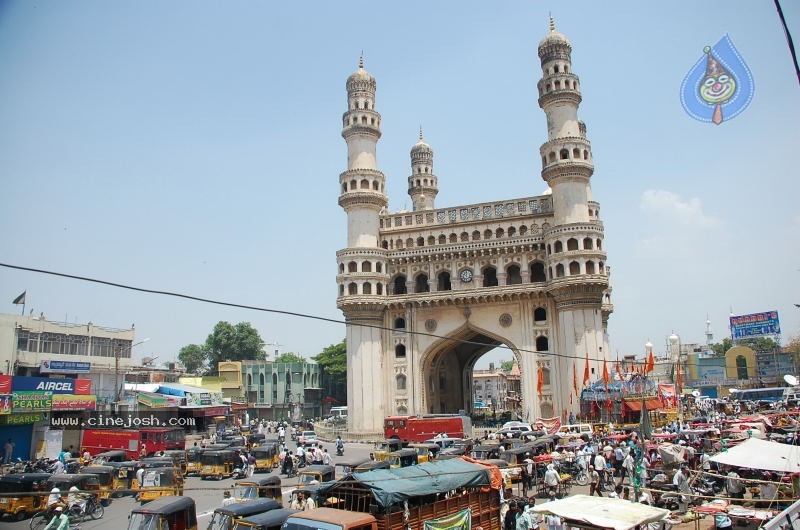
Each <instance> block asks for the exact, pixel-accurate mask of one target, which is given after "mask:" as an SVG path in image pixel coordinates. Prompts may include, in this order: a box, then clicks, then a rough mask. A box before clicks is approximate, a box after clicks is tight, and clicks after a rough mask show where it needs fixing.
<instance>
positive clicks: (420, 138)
mask: <svg viewBox="0 0 800 530" xmlns="http://www.w3.org/2000/svg"><path fill="white" fill-rule="evenodd" d="M419 141H420V142H421V141H422V125H420V126H419Z"/></svg>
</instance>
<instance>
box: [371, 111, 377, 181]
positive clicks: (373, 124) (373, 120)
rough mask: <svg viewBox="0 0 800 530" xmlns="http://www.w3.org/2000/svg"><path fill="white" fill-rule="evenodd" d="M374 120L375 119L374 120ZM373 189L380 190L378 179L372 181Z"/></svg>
mask: <svg viewBox="0 0 800 530" xmlns="http://www.w3.org/2000/svg"><path fill="white" fill-rule="evenodd" d="M373 121H374V120H373ZM373 125H375V124H374V123H373ZM372 189H373V190H374V191H378V181H377V180H375V181H373V182H372Z"/></svg>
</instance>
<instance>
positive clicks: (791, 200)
mask: <svg viewBox="0 0 800 530" xmlns="http://www.w3.org/2000/svg"><path fill="white" fill-rule="evenodd" d="M783 8H784V10H785V15H786V19H787V20H788V22H789V25H790V30H794V32H795V37H797V38H798V39H799V40H800V24H798V22H800V5H799V4H798V3H797V2H791V1H784V2H783ZM550 11H552V12H553V15H554V16H555V19H556V24H557V26H558V30H559V31H561V32H562V33H564V34H565V35H567V36H568V37H569V38H570V39H571V41H572V44H573V53H572V59H573V69H574V71H575V73H576V74H577V75H578V76H580V79H581V88H582V91H583V103H582V105H581V107H580V111H579V115H580V117H581V119H583V120H584V121H585V122H586V125H587V129H588V132H587V136H588V138H589V140H590V141H591V142H592V149H593V154H594V161H595V174H594V177H593V178H592V189H593V196H594V198H595V200H597V201H599V202H600V204H601V218H602V219H603V220H604V222H605V229H606V237H605V241H604V243H605V248H606V250H607V252H608V264H609V265H610V266H611V270H612V275H611V280H612V283H613V289H614V290H613V302H614V305H615V311H614V314H613V315H612V317H611V320H610V325H609V331H610V337H611V344H612V350H613V351H614V352H617V351H618V352H619V353H620V354H625V353H637V354H640V355H641V354H643V350H644V346H643V345H644V343H645V342H646V341H647V340H648V339H650V340H651V341H652V342H653V343H654V344H655V345H656V351H661V350H663V348H664V341H665V338H666V337H667V336H668V335H669V334H670V333H671V332H672V331H673V330H674V331H675V332H677V333H678V334H679V335H680V336H681V339H682V341H683V342H699V341H702V340H703V332H704V328H705V320H706V315H708V318H710V320H711V323H712V330H713V332H714V334H715V337H716V338H718V339H719V338H721V337H722V336H724V335H725V334H726V333H727V317H728V314H729V313H730V311H731V310H732V311H733V312H734V313H736V314H743V313H750V312H759V311H766V310H772V309H777V310H778V311H779V313H780V318H781V322H782V326H783V330H784V341H786V340H788V338H789V337H790V336H792V335H796V334H797V333H798V332H800V309H797V308H796V307H794V304H795V303H800V251H799V250H798V243H800V237H798V234H799V233H800V213H798V207H797V200H798V198H800V184H798V176H799V175H800V172H798V169H797V161H798V158H797V157H796V156H795V155H796V154H797V151H798V145H799V144H798V141H799V140H800V134H798V133H799V132H800V126H798V123H800V86H799V85H798V80H797V78H796V77H795V74H794V70H793V67H792V64H791V58H790V54H789V51H788V47H787V44H786V39H785V37H784V34H783V30H782V28H781V26H780V22H779V19H778V15H777V13H776V11H775V8H774V5H773V2H771V1H768V0H761V1H753V0H740V1H730V2H726V3H725V4H720V5H719V7H714V6H707V5H705V4H699V3H697V2H695V1H676V2H642V1H635V2H634V1H631V2H593V1H585V2H577V1H576V2H569V1H559V2H554V1H553V2H540V1H535V2H532V1H525V2H523V1H516V2H469V1H463V0H461V1H439V2H417V1H405V2H391V3H390V2H385V3H383V2H380V3H378V2H375V3H366V4H353V3H343V2H327V1H308V2H302V3H301V2H254V1H233V2H208V1H198V0H192V1H173V2H154V1H149V2H148V1H145V2H132V1H128V2H123V1H117V2H106V1H95V2H90V1H80V0H73V1H69V2H63V1H38V2H37V1H33V0H27V1H18V2H10V1H4V2H0V176H2V190H3V192H2V193H1V194H0V220H2V227H3V235H2V245H1V246H0V262H3V263H11V264H16V265H23V266H28V267H35V268H41V269H48V270H54V271H59V272H64V273H69V274H75V275H81V276H89V277H95V278H99V279H103V280H108V281H113V282H119V283H124V284H130V285H134V286H138V287H145V288H150V289H159V290H168V291H177V292H181V293H186V294H190V295H194V296H199V297H205V298H213V299H219V300H226V301H231V302H237V303H241V304H248V305H254V306H262V307H269V308H274V309H282V310H287V311H294V312H300V313H308V314H312V315H319V316H323V317H327V318H333V319H341V318H342V316H341V313H340V312H339V311H338V310H337V309H336V293H337V289H336V283H335V276H336V272H337V271H336V256H335V253H336V251H337V250H338V249H341V248H343V247H345V246H346V226H345V220H346V217H345V214H344V212H343V211H342V209H341V208H340V207H339V206H338V204H337V199H338V193H339V186H338V175H339V173H340V172H341V171H343V170H345V169H346V164H347V152H346V146H345V143H344V141H343V140H342V138H341V136H340V134H341V116H342V113H343V112H344V111H345V110H346V92H345V86H344V84H345V80H346V78H347V76H348V75H350V74H351V73H352V72H353V71H354V70H355V69H356V67H357V64H358V57H359V54H360V53H361V51H362V50H363V52H364V57H365V64H366V68H367V70H368V71H369V72H370V73H372V74H373V75H374V76H375V77H376V79H377V83H378V92H377V110H378V111H379V112H380V113H381V115H382V131H383V137H382V139H381V140H380V142H379V144H378V165H379V168H380V169H381V170H382V171H383V172H384V173H385V174H386V176H387V179H388V194H389V201H390V209H391V210H392V211H396V210H399V209H401V208H403V207H408V208H410V207H411V201H410V199H409V198H408V195H407V193H406V186H407V183H406V177H407V176H408V174H409V171H410V161H409V149H410V148H411V146H412V145H413V144H414V143H415V142H416V140H417V134H418V129H419V126H420V125H422V126H423V128H424V131H425V139H426V141H427V142H428V143H429V144H430V145H431V146H432V147H433V149H434V151H435V172H436V175H437V176H438V178H439V185H440V193H439V196H438V197H437V199H436V204H437V206H438V207H447V206H456V205H461V204H471V203H476V202H482V201H492V200H501V199H510V198H516V197H526V196H530V195H537V194H539V193H541V192H542V191H543V190H544V189H545V184H544V182H543V181H542V179H541V176H540V170H541V165H540V160H539V151H538V149H539V146H540V144H542V143H543V142H544V141H545V140H546V128H545V127H546V126H545V117H544V113H543V112H542V111H541V110H540V109H539V108H538V104H537V101H536V98H537V93H536V82H537V81H538V79H539V78H540V77H541V69H540V66H539V60H538V57H537V55H536V48H537V45H538V42H539V40H540V39H541V38H542V37H543V36H544V35H545V34H546V33H547V31H548V12H550ZM725 33H728V34H729V35H730V37H731V39H732V40H733V42H734V44H735V45H736V46H737V48H738V49H739V51H740V52H741V54H742V56H743V57H744V59H745V61H746V62H747V63H748V64H749V66H750V69H751V71H752V73H753V77H754V79H755V85H756V91H755V97H754V99H753V101H752V103H751V105H750V107H749V108H748V109H747V110H746V111H745V112H744V113H742V114H741V115H740V116H738V117H736V118H735V119H733V120H731V121H730V122H724V123H723V124H722V125H720V126H715V125H712V124H706V123H701V122H699V121H695V120H693V119H691V118H690V117H689V116H687V115H686V114H685V113H684V111H683V110H682V108H681V105H680V102H679V97H678V93H679V89H680V85H681V81H682V80H683V77H684V76H685V74H686V73H687V72H688V71H689V69H690V68H691V67H692V65H693V64H694V63H695V61H697V60H698V59H699V58H700V57H701V56H702V50H703V47H704V46H706V45H711V44H714V43H716V42H717V41H718V40H719V39H720V38H721V37H722V36H723V35H724V34H725ZM798 44H800V42H799V43H798ZM23 290H27V302H28V305H27V309H28V310H30V309H32V310H33V311H34V314H39V313H44V314H45V316H46V318H48V319H51V320H64V319H66V320H67V321H69V322H79V323H85V322H88V321H92V322H94V323H95V324H99V325H104V326H110V327H129V326H130V325H131V324H132V323H135V324H136V335H137V338H138V339H142V338H149V339H150V340H149V341H148V342H147V343H145V344H142V345H141V346H138V347H137V348H136V350H137V356H139V357H141V356H142V355H149V356H158V357H159V359H160V360H169V359H172V358H173V357H174V355H175V354H176V353H177V351H178V350H179V349H180V348H181V347H182V346H184V345H186V344H190V343H201V342H203V341H204V340H205V338H206V336H207V335H208V333H209V332H210V331H211V329H212V328H213V326H214V324H215V323H216V322H217V321H219V320H228V321H230V322H234V323H235V322H240V321H248V322H251V323H252V324H253V325H254V326H255V327H256V328H257V329H258V330H259V332H260V334H261V336H262V337H263V338H264V340H266V341H267V342H278V343H280V344H281V345H282V347H281V349H282V350H284V351H295V352H298V353H301V354H303V355H306V356H311V355H315V354H317V353H319V351H320V350H321V349H322V348H324V347H325V346H327V345H329V344H332V343H335V342H338V341H340V340H341V339H342V338H343V337H344V335H345V330H344V326H343V325H341V324H334V323H325V322H319V321H314V320H306V319H301V318H294V317H286V316H281V315H271V314H266V313H259V312H254V311H248V310H239V309H227V308H222V307H218V306H212V305H206V304H202V303H198V302H191V301H186V300H179V299H172V298H166V297H163V296H156V295H150V294H141V293H135V292H130V291H123V290H120V289H115V288H111V287H105V286H99V285H94V284H89V283H84V282H79V281H75V280H67V279H60V278H55V277H48V276H43V275H40V274H35V273H30V272H19V271H15V270H10V269H7V268H1V267H0V300H4V302H2V304H5V305H2V306H0V308H2V310H3V311H4V312H6V313H14V312H15V311H16V312H18V311H19V310H20V308H19V306H14V305H12V304H11V303H10V302H11V300H12V299H13V298H14V297H16V296H17V295H18V294H20V293H21V292H22V291H23Z"/></svg>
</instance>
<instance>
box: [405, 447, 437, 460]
mask: <svg viewBox="0 0 800 530" xmlns="http://www.w3.org/2000/svg"><path fill="white" fill-rule="evenodd" d="M408 449H414V450H415V451H416V452H417V463H418V464H423V463H425V462H430V461H431V460H433V459H434V458H436V454H437V453H438V452H439V450H440V449H441V447H439V444H435V443H418V444H408Z"/></svg>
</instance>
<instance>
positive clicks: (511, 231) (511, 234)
mask: <svg viewBox="0 0 800 530" xmlns="http://www.w3.org/2000/svg"><path fill="white" fill-rule="evenodd" d="M515 235H517V229H516V228H514V227H513V226H509V227H508V237H514V236H515Z"/></svg>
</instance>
